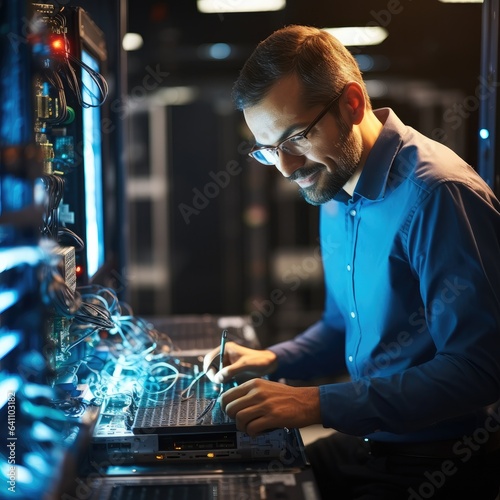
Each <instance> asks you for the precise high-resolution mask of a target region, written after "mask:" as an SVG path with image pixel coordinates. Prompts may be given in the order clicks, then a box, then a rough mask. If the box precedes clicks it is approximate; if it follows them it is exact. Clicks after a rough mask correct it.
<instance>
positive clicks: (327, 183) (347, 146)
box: [289, 116, 363, 205]
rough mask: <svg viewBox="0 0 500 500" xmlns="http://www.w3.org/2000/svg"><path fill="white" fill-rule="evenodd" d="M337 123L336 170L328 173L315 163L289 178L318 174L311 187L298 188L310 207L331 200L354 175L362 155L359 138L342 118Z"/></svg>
mask: <svg viewBox="0 0 500 500" xmlns="http://www.w3.org/2000/svg"><path fill="white" fill-rule="evenodd" d="M337 123H338V124H339V129H340V137H339V140H338V142H337V144H336V145H335V147H336V148H337V150H338V151H339V153H338V156H337V158H336V162H335V163H336V167H337V168H336V169H335V170H334V171H333V172H328V171H327V170H326V169H325V167H324V166H323V165H321V164H320V163H317V164H315V165H312V166H310V167H305V168H301V169H299V170H296V171H295V172H294V173H293V174H292V175H291V176H290V177H289V180H291V181H294V180H296V179H299V178H301V177H302V178H306V177H309V176H310V175H313V174H315V173H319V175H318V180H317V181H316V182H315V183H314V184H313V185H312V186H309V187H306V188H299V194H300V195H301V196H302V197H303V198H304V200H306V201H307V202H308V203H310V204H311V205H322V204H323V203H326V202H328V201H330V200H332V199H333V198H334V197H335V196H336V195H337V194H338V193H339V192H340V190H341V189H342V188H343V187H344V185H345V184H346V182H347V181H348V180H349V179H350V178H351V177H352V176H353V175H354V173H355V172H356V170H357V168H358V166H359V162H360V160H361V155H362V153H363V144H362V142H361V138H360V137H358V136H356V135H355V134H354V131H353V129H352V127H351V128H349V126H348V125H347V124H346V122H345V121H344V120H343V119H342V117H340V116H339V117H338V118H337Z"/></svg>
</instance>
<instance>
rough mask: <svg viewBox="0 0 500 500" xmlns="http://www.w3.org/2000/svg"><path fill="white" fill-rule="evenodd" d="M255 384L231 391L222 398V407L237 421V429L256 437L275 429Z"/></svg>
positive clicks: (246, 384) (250, 383)
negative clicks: (272, 428)
mask: <svg viewBox="0 0 500 500" xmlns="http://www.w3.org/2000/svg"><path fill="white" fill-rule="evenodd" d="M255 383H256V382H255V381H251V382H246V383H244V384H242V385H240V386H238V387H235V388H233V389H229V390H228V391H226V392H225V393H224V394H223V395H222V397H221V406H222V408H223V410H224V411H225V412H226V413H227V415H228V416H229V417H230V418H233V419H234V420H235V421H236V427H237V429H238V430H240V431H242V432H246V433H247V434H248V435H250V436H256V435H257V434H260V433H262V432H264V431H267V430H269V429H270V428H271V427H273V425H272V416H271V414H270V413H271V412H269V408H267V405H266V404H265V401H263V399H262V397H261V394H260V393H259V391H258V388H256V387H255Z"/></svg>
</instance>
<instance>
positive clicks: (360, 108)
mask: <svg viewBox="0 0 500 500" xmlns="http://www.w3.org/2000/svg"><path fill="white" fill-rule="evenodd" d="M342 97H343V101H344V102H345V105H346V106H345V109H346V111H347V113H348V114H349V118H350V121H351V123H352V124H353V125H359V124H360V123H361V121H362V120H363V117H364V115H365V95H364V94H363V89H362V88H361V85H360V84H359V83H357V82H350V83H348V84H347V85H346V88H345V90H344V93H343V96H342Z"/></svg>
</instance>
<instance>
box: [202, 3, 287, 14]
mask: <svg viewBox="0 0 500 500" xmlns="http://www.w3.org/2000/svg"><path fill="white" fill-rule="evenodd" d="M197 4H198V10H199V11H200V12H203V13H204V14H223V13H228V12H269V11H275V10H282V9H284V8H285V6H286V0H238V1H237V2H235V1H234V0H198V1H197Z"/></svg>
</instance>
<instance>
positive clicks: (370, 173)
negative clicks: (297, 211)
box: [337, 108, 406, 200]
mask: <svg viewBox="0 0 500 500" xmlns="http://www.w3.org/2000/svg"><path fill="white" fill-rule="evenodd" d="M374 113H375V116H376V117H377V118H378V119H379V120H380V122H381V123H383V125H384V127H383V129H382V131H381V132H380V135H379V136H378V138H377V140H376V141H375V144H374V145H373V146H372V149H371V151H370V153H369V154H368V157H367V158H366V162H365V165H364V167H363V171H362V172H361V175H360V177H359V180H358V182H357V184H356V188H355V189H354V197H356V195H359V196H362V197H363V198H368V199H369V200H377V199H380V198H383V196H384V194H385V190H386V186H387V178H388V177H389V172H390V170H391V167H392V164H393V162H394V158H395V157H396V155H397V153H398V151H399V149H400V146H401V142H402V136H403V135H404V134H405V132H406V126H405V125H404V123H403V122H402V121H401V120H400V119H399V118H398V117H397V116H396V113H394V111H392V109H390V108H380V109H376V110H374ZM341 193H343V194H344V191H341ZM339 194H340V193H339ZM340 198H343V196H341V197H340ZM337 199H338V198H337Z"/></svg>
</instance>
